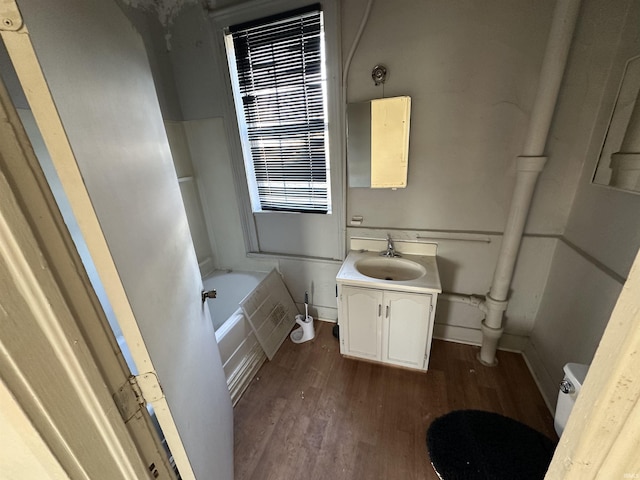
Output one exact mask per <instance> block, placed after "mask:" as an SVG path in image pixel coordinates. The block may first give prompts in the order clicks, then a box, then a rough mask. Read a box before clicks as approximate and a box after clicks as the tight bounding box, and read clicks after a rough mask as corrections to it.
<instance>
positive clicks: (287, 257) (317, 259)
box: [247, 252, 343, 265]
mask: <svg viewBox="0 0 640 480" xmlns="http://www.w3.org/2000/svg"><path fill="white" fill-rule="evenodd" d="M247 257H248V258H265V259H278V260H297V261H305V262H315V263H328V264H332V265H341V264H342V262H343V260H340V259H337V258H325V257H310V256H305V255H289V254H286V253H269V252H247Z"/></svg>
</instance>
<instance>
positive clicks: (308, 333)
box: [289, 314, 316, 343]
mask: <svg viewBox="0 0 640 480" xmlns="http://www.w3.org/2000/svg"><path fill="white" fill-rule="evenodd" d="M296 323H297V324H298V325H300V326H299V327H298V328H296V329H295V330H294V331H293V332H291V335H289V337H290V338H291V341H292V342H293V343H304V342H308V341H309V340H313V337H315V336H316V331H315V329H314V328H313V317H312V316H311V315H307V317H306V318H305V316H304V315H300V314H298V315H296Z"/></svg>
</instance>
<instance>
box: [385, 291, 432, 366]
mask: <svg viewBox="0 0 640 480" xmlns="http://www.w3.org/2000/svg"><path fill="white" fill-rule="evenodd" d="M430 313H431V295H416V294H411V293H404V292H402V293H400V292H384V320H383V322H382V325H383V327H382V361H383V362H387V363H393V364H394V365H400V366H403V367H408V368H417V369H420V370H422V369H423V364H424V358H425V351H426V347H427V337H428V332H429V319H430Z"/></svg>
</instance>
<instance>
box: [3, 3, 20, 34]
mask: <svg viewBox="0 0 640 480" xmlns="http://www.w3.org/2000/svg"><path fill="white" fill-rule="evenodd" d="M22 24H23V22H22V15H20V10H19V9H18V5H17V4H16V1H15V0H0V30H2V31H6V32H17V31H18V30H20V29H21V28H22Z"/></svg>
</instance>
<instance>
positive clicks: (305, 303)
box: [304, 292, 309, 319]
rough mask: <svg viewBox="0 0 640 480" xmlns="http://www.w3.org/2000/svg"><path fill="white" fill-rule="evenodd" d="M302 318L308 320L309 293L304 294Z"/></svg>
mask: <svg viewBox="0 0 640 480" xmlns="http://www.w3.org/2000/svg"><path fill="white" fill-rule="evenodd" d="M304 318H305V319H307V318H309V292H304Z"/></svg>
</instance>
